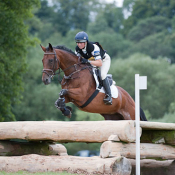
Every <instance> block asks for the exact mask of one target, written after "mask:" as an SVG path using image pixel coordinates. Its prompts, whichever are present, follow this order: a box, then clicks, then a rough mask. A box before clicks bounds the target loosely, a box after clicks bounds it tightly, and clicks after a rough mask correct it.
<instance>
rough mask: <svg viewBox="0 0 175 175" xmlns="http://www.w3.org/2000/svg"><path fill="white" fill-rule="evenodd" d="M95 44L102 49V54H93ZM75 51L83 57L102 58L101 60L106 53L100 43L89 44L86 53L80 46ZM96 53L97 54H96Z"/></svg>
mask: <svg viewBox="0 0 175 175" xmlns="http://www.w3.org/2000/svg"><path fill="white" fill-rule="evenodd" d="M94 44H96V45H97V46H98V47H99V48H100V52H99V53H98V52H96V55H92V52H93V51H94V48H95V47H94ZM75 51H76V52H77V53H78V54H80V55H81V56H82V57H84V58H86V59H89V58H91V57H96V56H101V58H102V59H103V58H104V55H105V51H104V50H103V48H102V46H101V45H100V44H99V43H98V42H89V41H88V42H87V46H86V53H84V52H83V51H82V49H80V48H79V47H78V46H76V48H75ZM94 53H95V52H94Z"/></svg>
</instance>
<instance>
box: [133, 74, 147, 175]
mask: <svg viewBox="0 0 175 175" xmlns="http://www.w3.org/2000/svg"><path fill="white" fill-rule="evenodd" d="M142 89H147V76H139V74H135V120H136V175H140V90H142Z"/></svg>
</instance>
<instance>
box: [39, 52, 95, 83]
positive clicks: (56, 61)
mask: <svg viewBox="0 0 175 175" xmlns="http://www.w3.org/2000/svg"><path fill="white" fill-rule="evenodd" d="M53 51H54V52H49V53H44V55H54V62H53V68H52V69H43V71H42V72H43V73H45V74H47V75H48V76H49V78H53V77H54V75H56V74H58V81H59V82H60V83H61V81H62V80H60V73H61V72H64V71H65V70H68V69H70V68H72V67H75V71H74V72H72V73H71V74H70V75H68V76H65V75H64V78H65V79H75V78H72V75H74V74H75V73H79V72H80V71H81V70H84V69H87V68H88V69H89V68H92V66H86V67H83V68H81V69H79V70H78V69H77V65H79V64H81V63H80V57H79V58H78V59H79V61H78V62H79V63H77V64H74V65H72V66H70V67H68V68H66V69H64V70H62V71H61V68H60V61H59V59H58V58H57V55H56V52H55V49H53ZM58 64H59V68H58V66H57V65H58ZM57 68H58V72H57V73H56V70H57ZM48 72H51V74H49V73H48Z"/></svg>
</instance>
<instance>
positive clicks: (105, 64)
mask: <svg viewBox="0 0 175 175" xmlns="http://www.w3.org/2000/svg"><path fill="white" fill-rule="evenodd" d="M110 65H111V58H110V56H109V55H108V54H105V59H103V64H102V66H101V67H100V71H101V78H102V81H103V87H104V89H105V92H106V96H105V98H104V102H105V103H106V104H109V105H111V104H112V97H111V89H110V85H109V82H108V79H107V78H106V76H107V73H108V71H109V68H110Z"/></svg>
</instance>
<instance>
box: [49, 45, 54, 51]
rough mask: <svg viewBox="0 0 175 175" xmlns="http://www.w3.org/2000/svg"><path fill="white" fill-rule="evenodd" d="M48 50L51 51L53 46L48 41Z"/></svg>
mask: <svg viewBox="0 0 175 175" xmlns="http://www.w3.org/2000/svg"><path fill="white" fill-rule="evenodd" d="M49 50H50V51H51V52H52V51H53V47H52V44H50V43H49Z"/></svg>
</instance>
